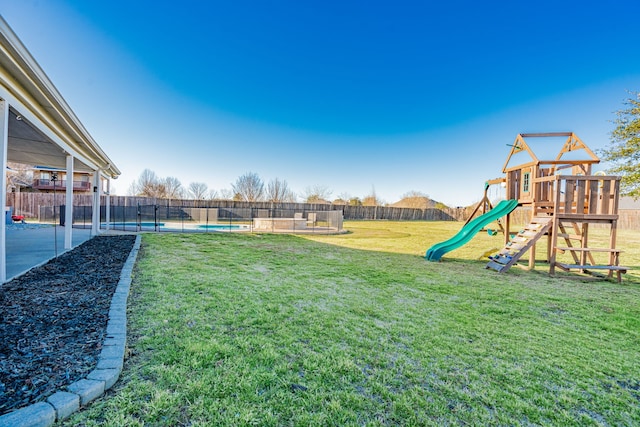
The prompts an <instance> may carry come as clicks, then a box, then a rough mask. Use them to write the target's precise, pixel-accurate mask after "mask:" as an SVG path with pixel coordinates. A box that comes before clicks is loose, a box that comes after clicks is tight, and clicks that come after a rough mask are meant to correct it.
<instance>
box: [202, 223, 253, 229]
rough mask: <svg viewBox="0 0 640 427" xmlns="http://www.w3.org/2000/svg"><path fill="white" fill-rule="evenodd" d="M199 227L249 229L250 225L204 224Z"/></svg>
mask: <svg viewBox="0 0 640 427" xmlns="http://www.w3.org/2000/svg"><path fill="white" fill-rule="evenodd" d="M197 228H198V229H200V230H247V229H249V226H248V225H238V224H202V225H199V226H198V227H197Z"/></svg>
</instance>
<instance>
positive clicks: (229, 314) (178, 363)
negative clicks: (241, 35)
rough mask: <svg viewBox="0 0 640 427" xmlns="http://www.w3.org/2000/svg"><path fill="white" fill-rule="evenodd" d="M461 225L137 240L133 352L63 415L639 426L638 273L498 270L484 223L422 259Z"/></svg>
mask: <svg viewBox="0 0 640 427" xmlns="http://www.w3.org/2000/svg"><path fill="white" fill-rule="evenodd" d="M460 227H461V224H459V223H426V222H416V223H407V222H405V223H393V222H358V223H348V224H347V228H348V229H350V230H351V231H352V233H351V234H347V235H340V236H314V237H304V238H303V237H296V236H280V235H255V234H254V235H236V234H222V233H220V234H218V233H211V234H206V235H202V234H198V235H195V234H194V235H180V234H162V235H145V236H144V239H143V245H142V249H141V253H140V257H139V261H138V264H137V269H136V273H135V279H134V283H133V285H132V295H131V297H130V302H129V316H130V320H129V336H130V340H129V346H130V350H131V354H132V356H131V357H130V358H129V359H128V360H127V362H126V367H125V371H124V373H123V375H122V377H121V380H120V381H119V382H118V383H117V384H116V386H114V388H113V390H112V391H110V392H109V393H108V394H107V396H106V398H104V399H101V400H100V401H98V402H96V403H94V404H92V405H91V407H90V408H88V409H87V410H86V411H83V412H81V413H79V414H77V415H75V416H74V417H73V418H72V419H71V420H70V421H68V422H67V423H66V425H87V426H92V425H96V426H97V425H101V426H102V425H114V426H115V425H127V426H129V425H191V426H194V425H195V426H210V425H229V426H235V425H260V426H281V425H299V426H308V425H317V426H325V425H336V426H342V425H354V426H356V425H357V426H361V425H368V426H376V425H381V426H382V425H434V426H436V425H448V424H449V425H451V424H455V425H458V424H472V425H532V424H533V425H605V424H609V425H633V424H638V423H640V406H639V402H640V366H639V365H638V364H637V360H638V359H639V356H640V354H639V353H640V346H639V344H640V316H639V315H640V304H639V302H640V281H638V280H637V276H635V275H628V276H629V277H625V281H624V283H623V284H617V283H613V282H608V281H588V282H584V281H581V280H567V279H559V278H550V277H549V276H548V275H547V274H546V269H545V268H543V267H541V268H539V269H538V270H536V271H534V272H528V271H523V270H520V269H512V270H511V271H509V272H508V273H506V274H497V273H496V272H494V271H490V270H485V269H484V264H485V261H484V260H482V261H481V260H478V259H477V258H478V257H479V256H480V255H481V254H482V253H483V252H485V251H486V250H487V246H489V247H491V245H494V246H500V241H501V238H500V237H491V236H488V235H486V233H485V234H484V235H480V234H479V235H478V236H477V237H476V238H475V239H474V240H473V241H472V242H471V243H470V244H469V245H467V246H465V247H463V248H460V249H459V250H457V251H454V252H451V253H450V254H448V257H445V260H444V261H443V262H439V263H432V262H427V261H425V260H424V258H422V256H423V255H424V251H426V249H427V248H428V247H429V245H431V244H433V243H436V242H438V241H440V240H443V239H446V238H448V237H450V236H451V234H452V233H455V232H456V231H457V230H459V228H460ZM629 236H630V237H629V239H630V240H632V239H637V237H638V233H635V234H634V233H629ZM628 252H632V253H631V255H630V256H629V257H628V258H627V259H629V260H632V263H634V265H638V264H639V262H638V254H637V253H635V252H634V250H633V249H631V248H629V250H628ZM623 262H624V263H627V262H626V260H625V258H623Z"/></svg>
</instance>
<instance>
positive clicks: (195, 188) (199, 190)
mask: <svg viewBox="0 0 640 427" xmlns="http://www.w3.org/2000/svg"><path fill="white" fill-rule="evenodd" d="M208 191H209V188H208V187H207V184H205V183H204V182H192V183H191V184H189V195H190V196H191V197H192V198H193V199H194V200H202V199H204V198H206V196H207V193H208Z"/></svg>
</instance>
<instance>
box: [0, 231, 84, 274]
mask: <svg viewBox="0 0 640 427" xmlns="http://www.w3.org/2000/svg"><path fill="white" fill-rule="evenodd" d="M90 238H91V230H90V229H82V228H74V229H73V239H72V244H73V247H76V246H78V245H80V244H82V243H84V242H86V241H87V240H89V239H90ZM56 244H57V253H58V255H60V254H62V253H64V252H66V251H65V249H64V227H60V226H57V227H54V226H53V225H49V226H46V225H45V226H42V225H39V224H36V225H31V224H13V225H8V226H7V238H6V248H7V249H6V251H7V252H6V253H7V281H9V280H11V279H12V278H14V277H16V276H19V275H21V274H24V273H25V272H27V271H29V270H30V269H32V268H33V267H36V266H38V265H41V264H43V263H45V262H47V261H49V260H50V259H51V258H54V257H55V256H56Z"/></svg>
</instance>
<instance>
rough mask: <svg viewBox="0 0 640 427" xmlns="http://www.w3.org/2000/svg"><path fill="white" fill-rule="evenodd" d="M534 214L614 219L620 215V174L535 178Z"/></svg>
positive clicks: (566, 217)
mask: <svg viewBox="0 0 640 427" xmlns="http://www.w3.org/2000/svg"><path fill="white" fill-rule="evenodd" d="M533 183H534V195H533V201H532V205H533V211H534V212H533V215H534V216H539V215H544V214H547V215H553V216H556V217H559V218H563V219H575V220H577V221H580V220H589V221H594V222H597V221H599V220H601V221H611V220H615V219H617V217H618V200H619V197H618V196H619V191H620V177H618V176H598V175H585V176H580V175H554V176H545V177H540V178H535V179H534V180H533Z"/></svg>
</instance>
